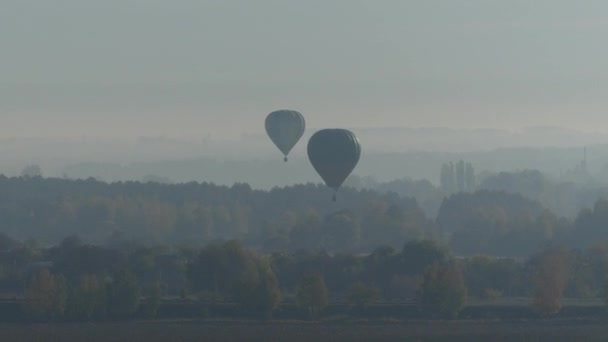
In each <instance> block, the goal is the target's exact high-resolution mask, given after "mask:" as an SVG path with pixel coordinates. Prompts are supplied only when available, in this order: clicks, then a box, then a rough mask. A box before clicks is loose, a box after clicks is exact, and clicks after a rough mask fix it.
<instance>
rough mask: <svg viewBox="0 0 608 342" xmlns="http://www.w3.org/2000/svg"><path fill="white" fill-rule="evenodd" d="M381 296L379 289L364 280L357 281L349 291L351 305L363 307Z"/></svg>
mask: <svg viewBox="0 0 608 342" xmlns="http://www.w3.org/2000/svg"><path fill="white" fill-rule="evenodd" d="M379 298H380V293H379V291H378V289H376V288H374V287H372V286H369V285H366V284H364V283H362V282H358V283H355V284H353V285H352V286H351V288H350V289H349V291H348V301H349V303H351V305H354V306H355V307H357V308H359V309H362V308H365V307H366V306H368V305H369V304H371V303H373V302H374V301H376V300H378V299H379Z"/></svg>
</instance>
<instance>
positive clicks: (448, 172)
mask: <svg viewBox="0 0 608 342" xmlns="http://www.w3.org/2000/svg"><path fill="white" fill-rule="evenodd" d="M440 180H441V188H442V189H443V190H444V191H445V192H447V193H453V192H455V190H456V176H455V174H454V164H452V163H449V164H448V163H443V164H442V165H441V176H440Z"/></svg>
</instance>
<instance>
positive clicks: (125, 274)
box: [108, 271, 140, 317]
mask: <svg viewBox="0 0 608 342" xmlns="http://www.w3.org/2000/svg"><path fill="white" fill-rule="evenodd" d="M108 292H109V293H108V312H109V313H110V315H112V316H114V317H129V316H132V315H133V314H135V312H137V309H138V308H139V301H140V298H139V297H140V289H139V285H138V283H137V279H136V278H135V276H134V275H133V274H132V273H131V272H129V271H121V272H119V273H117V274H116V275H115V276H114V280H113V281H112V284H111V285H110V287H109V291H108Z"/></svg>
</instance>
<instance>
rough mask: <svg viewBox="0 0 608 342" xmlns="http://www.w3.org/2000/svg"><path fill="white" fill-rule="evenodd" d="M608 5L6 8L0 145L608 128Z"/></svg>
mask: <svg viewBox="0 0 608 342" xmlns="http://www.w3.org/2000/svg"><path fill="white" fill-rule="evenodd" d="M606 37H608V2H607V1H605V0H597V1H584V0H579V1H572V0H527V1H523V0H520V1H517V0H499V1H493V0H443V1H439V0H419V1H407V0H392V1H391V0H374V1H370V0H361V1H358V0H340V1H337V0H333V1H332V0H306V1H302V0H291V1H287V0H285V1H269V0H255V1H252V0H240V1H236V0H233V1H230V0H217V1H216V0H173V1H166V0H162V1H161V0H104V1H93V0H0V47H1V49H0V52H1V53H0V117H2V119H3V120H2V124H1V125H0V134H2V135H5V136H7V135H8V136H64V135H68V136H82V135H88V136H117V137H118V136H119V137H125V136H129V135H133V136H139V135H165V136H173V137H178V136H183V137H188V138H192V137H199V136H200V137H203V136H207V134H211V136H212V137H214V136H215V137H217V136H219V135H221V134H231V135H239V134H241V132H260V131H262V130H263V119H264V117H265V115H266V114H267V113H268V112H270V111H272V110H274V109H279V108H293V109H298V110H300V111H302V113H303V114H304V115H305V116H306V118H307V124H308V126H309V127H325V126H333V127H361V126H414V127H415V126H447V127H497V128H509V129H520V128H522V127H525V126H531V125H559V126H571V127H575V128H579V129H584V130H603V128H602V127H601V125H606V124H608V110H607V109H608V96H607V95H608V44H606Z"/></svg>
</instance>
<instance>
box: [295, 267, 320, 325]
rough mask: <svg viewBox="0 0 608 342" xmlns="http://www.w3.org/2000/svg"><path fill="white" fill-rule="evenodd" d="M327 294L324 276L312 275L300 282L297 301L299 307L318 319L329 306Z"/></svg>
mask: <svg viewBox="0 0 608 342" xmlns="http://www.w3.org/2000/svg"><path fill="white" fill-rule="evenodd" d="M327 292H328V291H327V287H326V286H325V281H324V280H323V276H322V275H320V274H311V275H308V276H305V277H304V278H302V279H301V280H300V283H299V284H298V288H297V290H296V301H297V303H298V306H300V307H302V308H306V309H307V310H308V313H309V314H310V316H311V317H316V316H317V315H318V314H319V312H320V311H321V310H323V309H324V308H325V307H326V306H327V295H328V294H327Z"/></svg>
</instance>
